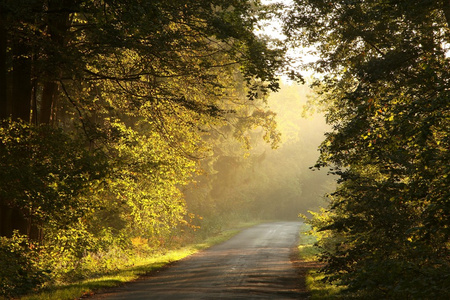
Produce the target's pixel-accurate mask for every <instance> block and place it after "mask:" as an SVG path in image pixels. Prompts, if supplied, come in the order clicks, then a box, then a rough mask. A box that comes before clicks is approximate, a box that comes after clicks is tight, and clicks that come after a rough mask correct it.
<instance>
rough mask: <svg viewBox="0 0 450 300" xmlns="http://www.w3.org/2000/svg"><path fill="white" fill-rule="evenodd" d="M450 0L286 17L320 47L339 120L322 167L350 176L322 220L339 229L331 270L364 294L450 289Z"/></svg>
mask: <svg viewBox="0 0 450 300" xmlns="http://www.w3.org/2000/svg"><path fill="white" fill-rule="evenodd" d="M449 7H450V6H449V2H448V1H427V0H424V1H407V0H405V1H401V0H400V1H399V0H389V1H378V0H373V1H358V0H356V1H344V0H342V1H327V0H304V1H303V0H298V1H295V5H294V7H293V9H292V10H291V12H290V13H289V16H288V17H287V18H286V23H285V24H286V27H285V32H286V34H288V35H289V37H290V38H291V40H292V41H293V42H294V43H296V44H300V45H304V46H310V47H311V46H313V48H315V51H316V54H317V55H319V56H320V59H319V60H318V61H317V62H316V63H314V64H313V68H314V69H315V70H316V71H318V72H320V73H321V74H322V75H323V76H322V77H321V78H320V79H318V80H317V82H316V83H315V86H316V88H317V91H318V92H319V94H320V97H319V99H320V101H321V102H322V104H323V105H325V107H326V111H327V120H328V122H329V124H331V125H332V131H331V132H329V133H328V134H327V137H326V140H325V141H324V142H323V143H322V146H321V147H320V150H321V156H320V159H319V161H318V163H317V165H316V167H318V168H321V167H330V168H331V171H332V172H333V173H335V174H338V175H339V176H340V185H339V187H338V189H337V190H336V192H335V193H334V194H332V195H331V197H330V199H331V203H330V208H329V216H328V217H326V218H325V219H321V220H316V221H315V222H316V223H315V224H316V225H317V226H318V227H319V228H320V229H321V230H329V231H331V232H332V233H333V235H334V238H335V242H334V247H331V248H330V247H328V248H327V251H326V252H325V254H324V255H323V259H324V261H325V262H326V263H327V264H326V266H325V268H324V271H325V273H326V274H328V279H329V280H331V281H332V282H335V283H340V284H343V285H346V286H347V288H348V290H350V291H353V292H356V293H357V294H358V293H359V294H360V295H366V296H367V295H371V296H373V297H375V296H376V297H379V296H380V295H381V296H382V297H386V298H399V297H402V298H404V297H412V298H414V299H429V298H436V299H438V298H439V299H440V298H445V295H447V296H448V289H447V288H446V286H448V285H449V278H450V277H449V269H450V268H449V260H448V258H449V243H448V241H449V214H448V212H449V211H450V207H449V199H450V197H449V196H450V195H449V172H450V168H449V165H450V164H449V149H450V144H449V142H450V135H449V130H448V129H449V128H450V101H449V99H450V85H449V83H450V82H449V80H450V74H449V64H450V59H449V52H448V51H449V48H448V45H449V32H450V31H449V30H450V27H449V20H450V19H449V16H450V14H449ZM313 223H314V222H313ZM338 237H339V238H338Z"/></svg>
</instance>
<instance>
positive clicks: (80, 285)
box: [20, 222, 257, 300]
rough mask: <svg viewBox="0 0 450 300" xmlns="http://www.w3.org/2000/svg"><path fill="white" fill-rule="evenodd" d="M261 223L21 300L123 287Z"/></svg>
mask: <svg viewBox="0 0 450 300" xmlns="http://www.w3.org/2000/svg"><path fill="white" fill-rule="evenodd" d="M255 224H257V223H250V222H248V223H241V224H239V225H237V226H236V227H234V228H231V229H227V230H224V231H222V232H220V233H219V234H217V235H215V236H212V237H210V238H207V239H206V240H204V241H202V242H201V243H197V244H192V245H188V246H185V247H182V248H180V249H176V250H171V251H168V252H167V253H165V254H160V255H154V256H151V257H147V258H144V259H141V260H140V261H138V262H136V263H135V264H134V266H132V267H128V268H123V269H120V270H117V271H116V272H114V273H113V274H107V275H99V277H97V278H92V279H86V280H83V281H80V282H76V283H72V284H67V285H60V286H53V287H49V288H47V290H43V291H41V292H39V293H37V294H33V295H27V296H24V297H21V298H20V299H21V300H65V299H67V300H72V299H79V298H80V297H83V296H86V295H90V294H94V293H95V292H98V291H101V290H104V289H108V288H111V287H115V286H119V285H122V284H124V283H126V282H130V281H133V280H136V279H138V278H139V277H140V276H143V275H146V274H148V273H150V272H152V271H155V270H158V269H160V268H162V267H164V266H166V265H168V264H170V263H171V262H174V261H178V260H180V259H183V258H185V257H187V256H189V255H192V254H194V253H196V252H198V251H200V250H203V249H207V248H209V247H211V246H213V245H216V244H219V243H222V242H224V241H226V240H228V239H230V238H231V237H233V236H234V235H236V234H237V233H239V232H240V231H241V230H242V229H244V228H247V227H250V226H253V225H255Z"/></svg>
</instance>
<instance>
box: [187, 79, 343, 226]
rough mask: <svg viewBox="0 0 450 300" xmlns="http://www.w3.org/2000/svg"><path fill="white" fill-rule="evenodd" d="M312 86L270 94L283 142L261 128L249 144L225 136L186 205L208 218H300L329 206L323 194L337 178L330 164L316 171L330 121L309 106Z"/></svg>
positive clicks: (284, 86)
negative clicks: (270, 140) (273, 141)
mask: <svg viewBox="0 0 450 300" xmlns="http://www.w3.org/2000/svg"><path fill="white" fill-rule="evenodd" d="M308 94H310V89H309V88H308V87H307V86H306V85H298V84H295V83H286V82H284V83H283V84H282V87H281V90H280V92H278V93H273V94H272V95H271V96H270V97H269V99H268V106H269V107H270V109H271V110H272V111H274V112H275V113H276V114H277V117H276V120H277V123H278V130H279V131H280V132H281V135H282V136H281V139H282V142H281V144H280V145H279V147H278V149H272V148H271V147H270V145H268V144H267V143H265V142H264V141H263V139H262V131H261V130H259V129H255V130H254V131H252V132H251V134H250V144H251V148H250V149H245V147H243V146H242V144H240V143H239V142H237V141H236V140H234V139H232V138H230V137H225V136H224V137H223V139H221V141H220V142H218V143H216V144H215V146H214V155H213V156H212V157H211V158H208V159H206V160H203V161H202V168H203V169H204V170H205V172H204V173H203V174H200V175H199V176H198V177H197V179H196V183H195V184H193V185H191V186H190V187H188V188H187V189H186V190H185V195H186V201H187V204H188V209H189V210H190V211H191V212H193V213H194V214H198V215H199V216H201V217H204V218H205V220H204V222H208V219H210V220H213V219H214V220H215V221H217V219H218V218H219V219H220V218H223V219H234V218H240V219H243V218H244V219H253V218H262V219H285V220H292V219H297V218H298V214H299V213H302V214H305V213H307V211H308V210H316V209H317V208H319V207H320V206H326V203H325V200H324V195H325V194H326V193H328V192H331V191H332V190H333V189H334V186H335V181H334V180H333V178H332V177H331V176H328V175H327V171H326V170H321V171H317V170H316V171H312V170H311V169H310V167H312V166H313V165H314V164H315V162H316V160H317V158H318V155H319V152H318V150H317V147H318V146H319V145H320V143H321V142H322V140H323V139H324V133H325V132H326V131H327V128H328V126H327V125H326V123H325V119H324V117H323V116H322V115H321V114H320V113H312V112H311V111H305V110H304V107H305V105H306V104H307V101H308V99H309V97H308Z"/></svg>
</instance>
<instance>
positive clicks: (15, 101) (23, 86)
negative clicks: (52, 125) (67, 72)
mask: <svg viewBox="0 0 450 300" xmlns="http://www.w3.org/2000/svg"><path fill="white" fill-rule="evenodd" d="M12 66H13V70H12V99H11V100H12V109H13V111H12V117H13V119H14V120H17V119H22V120H23V121H25V122H29V121H30V110H31V91H32V85H31V51H30V48H29V47H28V46H27V45H25V44H24V43H20V42H16V43H15V45H14V46H13V63H12Z"/></svg>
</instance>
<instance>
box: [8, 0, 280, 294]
mask: <svg viewBox="0 0 450 300" xmlns="http://www.w3.org/2000/svg"><path fill="white" fill-rule="evenodd" d="M275 12H276V7H275V6H270V5H262V4H261V3H260V2H259V1H247V0H236V1H223V0H219V1H215V0H214V1H191V0H176V1H159V0H157V1H128V0H127V1H115V0H114V1H97V0H80V1H68V0H46V1H43V0H27V1H9V0H6V1H1V3H0V119H1V125H0V170H1V171H0V208H1V210H0V217H1V218H0V234H1V235H2V236H7V237H8V238H11V240H10V241H8V240H2V244H1V246H0V248H1V249H3V250H5V249H6V250H5V251H6V252H5V253H9V251H10V250H8V249H10V248H11V247H12V246H11V245H16V244H14V243H15V242H14V241H17V240H20V241H22V238H23V237H21V236H20V235H18V234H25V235H26V236H27V238H28V240H29V243H31V245H30V246H29V247H28V248H27V249H35V250H34V251H35V252H33V251H32V252H33V253H34V255H36V257H37V256H38V255H40V256H41V257H46V258H47V259H41V260H38V259H36V260H31V261H32V262H33V263H31V265H23V266H22V264H21V261H22V259H23V257H22V258H21V259H18V260H17V268H18V269H21V268H22V269H21V270H22V271H21V272H22V273H24V274H28V273H30V272H31V273H32V271H31V270H32V269H33V268H34V267H36V266H37V265H38V264H43V262H44V261H45V262H47V263H48V264H49V265H45V266H43V265H40V266H39V267H38V269H39V268H45V269H51V270H53V271H54V273H55V274H57V273H58V272H60V274H61V273H67V272H68V271H67V270H68V269H71V270H72V271H70V272H74V270H75V271H76V268H77V267H78V268H79V264H78V265H77V261H78V260H81V259H88V258H89V255H87V254H86V253H85V252H83V251H82V250H80V249H89V251H92V253H94V252H96V251H97V252H98V251H104V249H105V248H106V247H107V245H110V246H118V247H121V246H123V245H125V244H127V245H128V246H129V244H130V241H131V239H133V238H142V239H145V240H146V241H148V244H149V245H150V247H157V246H158V245H159V244H161V243H163V240H162V236H165V237H167V236H168V235H170V232H171V231H173V230H174V228H178V227H177V226H179V225H180V224H185V225H189V218H190V217H189V215H188V212H187V209H186V204H185V200H184V196H183V194H182V192H181V189H182V187H183V186H184V185H186V184H187V183H189V182H191V181H192V178H193V175H194V174H195V173H196V172H198V171H199V167H200V166H199V161H200V160H201V159H204V158H206V157H208V156H211V155H212V148H213V147H212V145H213V144H214V143H213V141H212V140H211V139H210V138H208V136H211V132H214V131H216V130H217V128H219V127H221V126H229V127H230V128H231V129H230V131H232V132H234V133H235V134H234V135H235V137H236V138H237V139H240V140H242V141H244V142H245V140H246V131H247V130H249V129H252V128H254V127H262V128H264V130H265V132H266V134H265V139H266V140H267V141H268V142H272V143H277V141H278V133H277V132H276V128H275V122H274V120H273V114H272V113H271V112H270V111H269V110H268V109H267V108H265V107H263V106H262V104H261V103H264V99H265V97H266V96H267V94H268V93H269V92H270V91H276V90H278V88H279V84H278V78H277V76H278V74H279V72H283V70H284V69H286V68H287V66H288V65H289V63H288V59H287V58H286V56H285V51H286V49H285V47H284V46H283V45H281V44H280V43H276V42H274V41H269V40H268V39H267V38H262V37H258V36H257V35H255V34H254V30H255V28H256V27H257V26H259V21H260V20H261V19H264V18H270V17H271V16H272V15H273V14H274V13H275ZM245 107H253V108H254V109H244V108H245ZM15 230H18V232H16V233H14V231H15ZM124 236H125V237H126V238H123V237H124ZM20 243H22V242H18V243H17V244H20ZM38 246H39V247H41V248H39V247H38ZM1 249H0V250H1ZM37 249H38V250H37ZM102 249H103V250H102ZM3 250H2V251H3ZM24 253H25V252H24ZM27 253H28V252H27ZM24 255H25V256H27V255H28V254H24ZM27 257H28V256H27ZM57 257H60V258H62V259H61V261H58V259H55V258H57ZM71 259H72V260H71ZM32 265H33V266H34V267H33V268H32ZM64 266H65V267H64ZM28 267H30V269H26V270H25V268H28ZM58 268H59V269H58ZM58 270H59V271H58ZM31 273H30V274H31ZM33 274H34V273H33ZM33 274H31V275H30V276H31V277H32V278H33V279H32V280H31V279H30V280H28V279H24V278H18V279H17V282H9V283H7V284H4V283H3V282H2V283H1V284H0V293H3V294H6V295H8V294H7V293H8V291H11V290H14V291H16V292H17V291H19V290H21V289H26V288H27V285H26V284H27V283H26V282H34V283H36V282H37V283H39V282H40V280H41V279H42V280H44V281H45V280H46V279H45V278H44V277H40V275H39V274H41V273H39V272H37V273H36V274H38V275H39V276H38V275H36V274H34V275H33ZM55 274H53V275H52V276H57V275H55ZM35 275H36V276H37V278H35ZM35 279H36V280H35ZM30 285H31V284H30ZM28 288H30V286H28ZM31 288H33V287H31ZM10 295H11V294H10Z"/></svg>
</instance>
